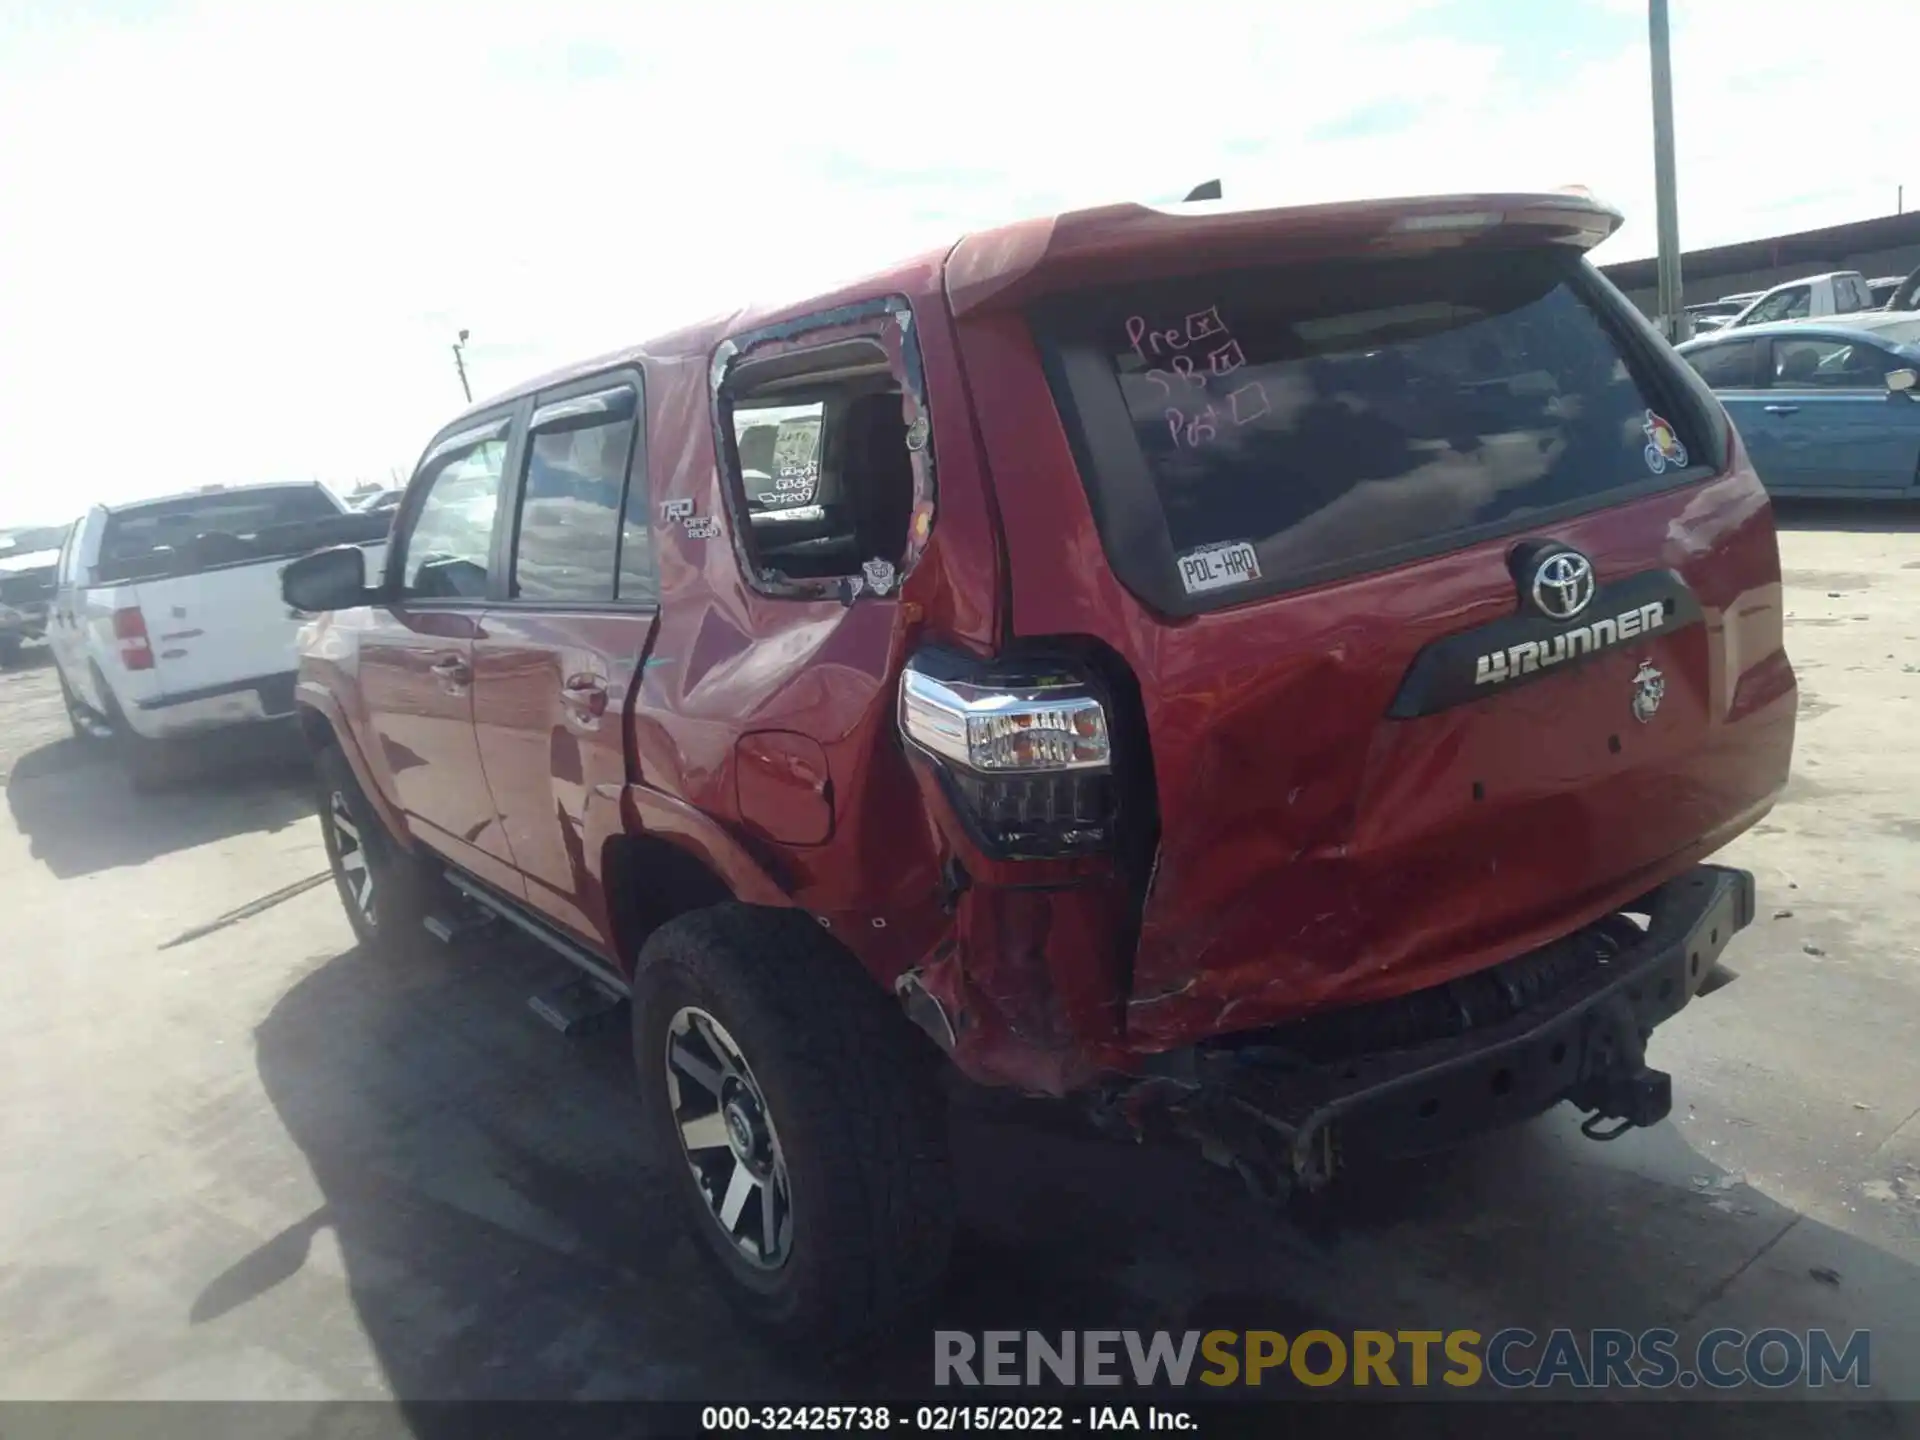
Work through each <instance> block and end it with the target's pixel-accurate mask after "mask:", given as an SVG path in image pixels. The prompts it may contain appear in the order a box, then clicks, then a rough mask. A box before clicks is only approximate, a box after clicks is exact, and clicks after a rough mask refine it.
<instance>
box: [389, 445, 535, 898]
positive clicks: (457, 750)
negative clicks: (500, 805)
mask: <svg viewBox="0 0 1920 1440" xmlns="http://www.w3.org/2000/svg"><path fill="white" fill-rule="evenodd" d="M516 418H517V412H516V411H515V410H509V411H506V412H503V413H499V414H495V415H492V416H489V417H486V418H483V419H480V420H477V421H474V422H472V423H468V424H465V425H463V426H462V427H461V428H460V429H458V430H456V431H454V432H453V433H450V434H447V435H444V436H443V437H442V438H441V439H440V440H438V441H437V442H436V443H435V444H434V445H433V446H432V447H431V448H430V449H429V450H428V451H427V455H426V458H425V459H424V460H422V461H421V463H420V468H419V470H418V471H417V472H416V473H415V476H414V480H413V483H412V484H411V485H410V486H409V488H408V491H407V500H406V504H405V505H404V506H403V507H402V509H401V512H400V518H399V520H398V521H397V523H396V524H395V526H394V530H393V539H392V541H391V543H390V544H389V547H388V558H387V570H386V580H385V583H384V586H383V589H384V594H383V597H382V603H381V604H379V605H378V606H376V607H375V608H374V610H373V614H372V621H371V626H370V628H369V629H368V630H367V631H366V632H365V633H364V634H363V636H362V638H361V641H360V649H359V664H360V692H361V697H362V700H363V702H364V703H365V705H366V707H367V727H368V729H369V731H370V732H371V733H372V735H373V737H374V741H375V745H374V752H375V753H373V754H371V755H369V756H368V757H367V759H368V763H369V764H370V765H371V766H372V767H373V769H374V770H375V772H376V773H377V774H378V776H379V778H380V783H381V784H382V786H383V787H384V788H385V789H386V792H387V794H388V795H389V796H390V797H391V798H392V800H393V803H394V804H395V806H396V807H397V808H398V809H400V810H401V811H402V812H403V813H404V814H405V815H406V817H407V821H408V824H409V825H410V827H412V829H413V830H414V831H415V833H416V834H419V835H420V836H421V837H422V838H424V839H425V840H426V841H427V843H428V844H430V845H431V846H432V847H433V848H434V849H436V850H438V851H439V852H440V853H442V854H444V855H445V856H447V858H449V859H451V860H452V861H453V862H454V863H455V864H457V865H460V866H461V867H463V868H464V869H466V870H469V871H471V872H472V873H473V874H474V875H476V876H478V877H479V878H480V879H482V880H484V881H486V882H487V883H489V884H491V885H493V886H494V887H495V888H497V889H499V890H502V891H504V892H505V893H506V894H508V895H511V896H514V897H516V898H517V897H521V896H523V895H524V893H525V891H524V888H523V887H522V885H521V883H520V879H519V874H518V871H517V870H516V868H515V866H514V861H513V851H512V848H511V847H510V845H509V843H508V841H507V837H506V831H505V828H504V827H503V826H502V824H501V822H500V816H499V812H498V810H497V808H496V807H495V805H494V802H493V796H492V794H491V792H490V791H489V790H488V789H487V779H486V774H485V772H484V770H483V769H482V767H481V764H480V749H479V746H478V744H477V743H476V741H475V739H474V730H473V681H474V670H473V666H474V657H473V643H474V638H475V637H476V636H477V635H479V634H480V633H481V621H482V619H483V618H484V616H485V614H486V607H487V597H488V593H489V591H488V585H489V577H490V576H491V575H492V574H493V568H494V565H495V563H496V561H495V545H496V526H497V524H498V523H499V520H500V517H501V516H502V514H503V513H504V512H503V507H502V504H501V500H502V493H503V490H504V482H505V478H506V475H507V470H508V465H509V462H510V459H511V455H510V452H511V451H512V450H513V448H514V446H515V445H516V443H517V441H516V430H515V425H514V421H515V419H516Z"/></svg>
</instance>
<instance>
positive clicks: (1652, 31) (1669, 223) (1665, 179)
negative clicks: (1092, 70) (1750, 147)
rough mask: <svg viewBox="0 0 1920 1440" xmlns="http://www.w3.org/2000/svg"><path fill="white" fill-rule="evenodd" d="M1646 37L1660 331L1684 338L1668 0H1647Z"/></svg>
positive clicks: (1675, 337)
mask: <svg viewBox="0 0 1920 1440" xmlns="http://www.w3.org/2000/svg"><path fill="white" fill-rule="evenodd" d="M1647 41H1648V48H1649V49H1651V50H1652V52H1653V210H1654V221H1655V224H1656V227H1657V228H1658V230H1659V237H1660V252H1659V254H1660V259H1659V277H1660V278H1659V301H1658V304H1657V310H1658V313H1659V325H1660V333H1661V334H1663V335H1665V336H1666V337H1667V339H1668V340H1669V341H1674V342H1678V341H1681V340H1684V339H1686V338H1687V337H1686V326H1687V318H1686V309H1685V307H1684V306H1683V305H1682V303H1681V295H1682V293H1683V292H1682V290H1681V286H1680V206H1679V199H1678V196H1677V194H1676V186H1675V181H1674V167H1673V63H1672V61H1671V59H1670V58H1669V57H1668V53H1667V0H1647Z"/></svg>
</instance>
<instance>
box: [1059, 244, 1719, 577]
mask: <svg viewBox="0 0 1920 1440" xmlns="http://www.w3.org/2000/svg"><path fill="white" fill-rule="evenodd" d="M1596 294H1597V292H1596V290H1595V288H1594V287H1593V285H1592V284H1591V283H1590V281H1589V280H1588V279H1587V278H1586V277H1585V276H1584V275H1583V274H1582V262H1581V261H1580V260H1579V259H1578V257H1576V256H1572V255H1567V254H1564V253H1562V252H1559V251H1552V252H1546V251H1541V252H1524V253H1518V254H1516V253H1505V254H1500V255H1497V256H1496V255H1454V256H1444V257H1438V258H1431V257H1430V258H1422V259H1419V260H1396V261H1354V262H1339V263H1328V264H1321V265H1314V266H1311V267H1301V268H1296V269H1290V270H1274V271H1267V272H1261V273H1253V274H1241V275H1235V276H1216V277H1212V278H1208V279H1203V280H1193V281H1190V282H1182V283H1177V284H1168V285H1162V286H1157V287H1153V288H1151V289H1147V290H1141V291H1135V292H1129V293H1126V294H1124V295H1122V294H1115V295H1113V296H1111V297H1107V298H1102V299H1099V300H1096V301H1085V300H1081V301H1076V302H1073V303H1072V304H1071V305H1069V306H1067V307H1065V308H1063V309H1062V310H1060V311H1057V312H1055V313H1053V314H1050V315H1048V316H1045V317H1042V318H1041V321H1040V324H1041V328H1042V331H1043V333H1045V334H1048V335H1049V336H1051V337H1052V338H1053V339H1054V341H1055V344H1056V346H1057V347H1058V348H1057V350H1056V357H1057V359H1058V361H1059V363H1058V364H1057V365H1056V372H1057V373H1058V374H1059V375H1060V377H1061V382H1060V386H1059V388H1060V391H1061V399H1062V400H1063V402H1065V407H1066V408H1067V409H1068V411H1069V412H1070V413H1071V414H1073V415H1074V417H1075V418H1076V419H1077V420H1078V421H1079V426H1078V428H1079V432H1080V439H1081V442H1082V443H1081V451H1082V454H1083V456H1084V459H1083V467H1082V468H1083V473H1087V474H1088V478H1089V479H1090V481H1091V482H1092V483H1093V484H1094V485H1095V486H1096V487H1099V488H1100V489H1101V491H1102V492H1103V493H1102V494H1101V497H1100V499H1101V502H1102V504H1103V506H1104V507H1105V510H1106V512H1107V515H1108V518H1109V519H1110V520H1112V521H1114V522H1115V524H1116V525H1117V524H1119V523H1122V522H1121V521H1120V520H1119V517H1118V516H1117V514H1116V512H1115V509H1114V507H1115V506H1116V505H1126V504H1128V503H1129V500H1128V498H1127V497H1138V498H1140V499H1144V500H1145V501H1146V502H1147V503H1149V504H1151V505H1152V506H1153V507H1154V509H1156V510H1157V512H1158V515H1157V517H1156V518H1157V520H1158V523H1159V524H1160V525H1161V526H1162V527H1164V530H1163V533H1164V535H1165V539H1166V543H1167V546H1168V549H1169V550H1170V551H1171V556H1172V558H1174V559H1176V560H1177V561H1178V581H1179V585H1180V587H1181V588H1180V591H1179V592H1175V594H1176V597H1178V596H1179V595H1181V594H1183V595H1184V596H1186V597H1191V596H1193V595H1194V594H1196V593H1199V592H1201V591H1211V590H1220V591H1223V592H1225V594H1224V595H1223V597H1222V598H1233V597H1234V595H1235V593H1236V592H1242V591H1244V589H1245V587H1247V586H1249V585H1253V584H1255V583H1256V582H1258V583H1261V584H1262V585H1263V587H1264V588H1273V587H1274V586H1275V585H1276V584H1284V583H1292V584H1300V583H1305V582H1306V581H1308V580H1310V579H1314V578H1318V577H1323V576H1327V575H1330V574H1335V573H1344V572H1350V571H1352V570H1354V569H1358V568H1366V567H1368V566H1377V565H1380V564H1385V563H1390V558H1391V557H1393V556H1394V555H1395V554H1396V553H1398V552H1401V551H1403V550H1405V549H1406V548H1407V547H1410V546H1422V545H1427V546H1431V545H1432V544H1433V543H1435V542H1444V540H1445V539H1446V537H1449V536H1457V537H1459V539H1460V541H1461V542H1462V543H1463V542H1464V540H1465V539H1466V538H1467V537H1469V536H1472V535H1476V534H1479V533H1482V532H1485V531H1487V530H1489V529H1490V528H1497V527H1500V526H1504V525H1511V524H1512V523H1513V522H1515V521H1517V520H1520V519H1521V518H1522V517H1527V516H1533V515H1538V514H1543V513H1546V512H1551V511H1557V510H1561V509H1563V508H1564V507H1568V506H1581V505H1584V504H1587V503H1591V502H1592V501H1594V500H1595V499H1596V498H1598V497H1601V496H1605V495H1609V494H1611V493H1613V492H1616V491H1619V490H1622V489H1627V488H1631V487H1635V486H1644V485H1647V484H1648V483H1649V482H1653V481H1657V480H1659V479H1660V478H1661V477H1663V476H1672V475H1677V474H1680V473H1683V472H1687V471H1689V470H1690V469H1693V468H1696V467H1699V466H1700V465H1701V464H1702V462H1703V461H1705V460H1706V459H1707V457H1708V456H1709V454H1710V451H1711V446H1710V445H1709V444H1708V443H1707V438H1708V437H1706V436H1705V435H1703V434H1701V433H1699V428H1698V426H1697V424H1696V422H1695V420H1694V418H1693V414H1692V412H1691V409H1690V408H1688V413H1687V414H1684V415H1683V414H1682V413H1680V412H1681V409H1682V408H1683V406H1684V402H1680V403H1676V402H1675V400H1674V398H1673V394H1672V390H1671V388H1670V387H1668V386H1667V385H1664V384H1663V383H1661V382H1660V381H1659V379H1658V377H1657V375H1656V377H1655V379H1654V380H1653V381H1652V382H1651V383H1650V381H1649V379H1648V378H1647V376H1646V375H1644V374H1643V373H1642V369H1641V367H1639V366H1637V365H1636V364H1633V363H1630V362H1629V359H1628V355H1627V352H1626V351H1625V350H1624V349H1623V347H1622V346H1621V345H1620V344H1618V343H1617V341H1616V339H1615V336H1614V333H1613V332H1612V330H1611V329H1610V328H1609V326H1608V325H1607V324H1606V323H1603V321H1602V319H1601V316H1600V314H1599V313H1598V312H1597V310H1596V308H1595V305H1596V300H1595V298H1594V297H1595V295H1596ZM1103 392H1104V393H1103ZM1129 475H1132V476H1137V477H1138V480H1139V482H1140V483H1139V484H1138V485H1137V486H1135V485H1133V484H1132V482H1131V481H1130V480H1129V479H1128V478H1127V477H1128V476H1129ZM1138 520H1139V517H1138V516H1137V515H1134V514H1131V513H1130V514H1129V515H1128V517H1127V519H1126V521H1125V522H1124V523H1126V524H1128V525H1130V526H1132V525H1136V524H1137V522H1138ZM1135 533H1136V534H1137V533H1139V532H1138V531H1137V530H1136V531H1135ZM1119 564H1120V565H1121V566H1122V567H1124V566H1125V565H1126V564H1127V562H1126V561H1125V560H1122V561H1120V562H1119ZM1148 588H1153V586H1152V583H1151V582H1149V583H1148Z"/></svg>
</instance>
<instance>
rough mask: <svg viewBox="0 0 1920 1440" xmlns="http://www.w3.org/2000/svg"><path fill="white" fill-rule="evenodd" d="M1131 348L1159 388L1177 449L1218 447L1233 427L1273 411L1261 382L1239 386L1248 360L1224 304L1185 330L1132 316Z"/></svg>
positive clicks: (1193, 318) (1195, 317)
mask: <svg viewBox="0 0 1920 1440" xmlns="http://www.w3.org/2000/svg"><path fill="white" fill-rule="evenodd" d="M1127 343H1128V344H1130V345H1131V346H1132V347H1133V353H1134V354H1135V355H1137V356H1139V358H1140V359H1141V360H1143V361H1145V362H1146V363H1147V365H1148V367H1149V368H1148V369H1147V372H1146V374H1145V375H1144V377H1143V378H1144V379H1145V380H1147V381H1148V382H1149V383H1151V384H1153V385H1156V386H1158V387H1159V390H1160V400H1161V402H1162V405H1163V409H1164V414H1165V417H1166V423H1167V434H1168V436H1169V438H1171V439H1172V441H1173V443H1174V446H1175V448H1176V449H1177V448H1180V447H1182V446H1184V447H1186V448H1187V449H1190V450H1197V449H1199V448H1200V447H1201V446H1203V445H1209V444H1212V443H1213V442H1214V441H1216V440H1218V439H1219V438H1220V436H1221V434H1222V433H1223V432H1225V431H1227V430H1228V429H1229V428H1231V427H1237V426H1241V425H1250V424H1252V423H1253V422H1254V421H1255V420H1258V419H1259V418H1260V417H1261V416H1262V415H1266V414H1269V413H1270V412H1271V411H1272V409H1273V405H1272V403H1271V402H1270V401H1269V400H1268V399H1267V392H1266V390H1265V389H1264V388H1263V387H1262V386H1261V384H1260V382H1259V381H1257V380H1245V379H1242V380H1241V381H1239V382H1238V383H1236V382H1235V380H1234V374H1235V372H1236V371H1238V370H1240V369H1242V368H1243V367H1244V366H1245V365H1246V363H1247V356H1246V352H1245V351H1244V350H1242V349H1241V348H1240V342H1239V341H1238V340H1236V339H1234V338H1233V334H1232V332H1231V331H1230V330H1229V329H1228V328H1227V322H1226V321H1224V320H1222V319H1221V318H1220V307H1219V306H1218V305H1209V306H1208V307H1207V308H1206V309H1204V310H1196V311H1194V312H1193V313H1192V314H1190V315H1188V316H1187V317H1186V319H1185V321H1184V322H1183V323H1181V324H1179V325H1155V324H1152V323H1150V322H1149V321H1148V319H1147V317H1146V316H1144V315H1129V316H1128V317H1127Z"/></svg>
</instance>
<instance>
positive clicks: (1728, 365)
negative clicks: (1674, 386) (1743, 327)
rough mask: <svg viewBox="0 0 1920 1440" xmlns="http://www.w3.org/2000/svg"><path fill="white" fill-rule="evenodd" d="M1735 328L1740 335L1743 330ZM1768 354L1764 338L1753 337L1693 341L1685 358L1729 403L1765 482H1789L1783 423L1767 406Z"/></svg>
mask: <svg viewBox="0 0 1920 1440" xmlns="http://www.w3.org/2000/svg"><path fill="white" fill-rule="evenodd" d="M1733 333H1734V335H1736V336H1737V335H1739V333H1740V332H1739V331H1735V332H1733ZM1768 354H1769V351H1768V349H1767V342H1766V341H1765V339H1763V338H1757V337H1751V336H1750V337H1748V338H1745V339H1727V340H1720V341H1716V342H1715V343H1714V344H1711V345H1700V346H1689V347H1688V348H1687V349H1686V350H1685V351H1684V352H1683V354H1682V358H1683V359H1684V360H1685V361H1686V362H1687V364H1689V365H1691V366H1692V367H1693V369H1694V373H1695V374H1697V375H1699V377H1700V378H1701V379H1702V380H1703V381H1705V382H1706V383H1707V385H1708V386H1709V387H1711V389H1712V390H1713V393H1714V395H1715V397H1716V398H1717V399H1718V400H1719V401H1720V403H1721V404H1722V405H1724V406H1725V407H1726V411H1727V415H1728V417H1729V418H1730V419H1731V420H1732V421H1733V424H1734V428H1735V429H1737V430H1738V431H1739V432H1740V438H1741V439H1742V440H1744V441H1745V442H1746V446H1747V453H1748V455H1749V456H1750V457H1751V458H1752V460H1753V468H1754V469H1755V470H1758V471H1759V472H1760V480H1761V482H1762V483H1763V484H1765V485H1768V486H1769V487H1771V486H1773V485H1775V484H1785V483H1786V480H1785V476H1786V470H1785V465H1784V457H1783V456H1782V455H1781V453H1780V449H1781V445H1780V434H1779V427H1778V425H1777V423H1776V422H1775V420H1774V418H1773V417H1772V416H1771V415H1770V414H1769V413H1768V411H1767V409H1766V406H1767V400H1768V396H1767V390H1766V381H1767V375H1766V373H1765V367H1766V365H1767V357H1768Z"/></svg>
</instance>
